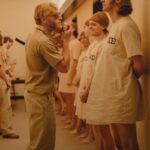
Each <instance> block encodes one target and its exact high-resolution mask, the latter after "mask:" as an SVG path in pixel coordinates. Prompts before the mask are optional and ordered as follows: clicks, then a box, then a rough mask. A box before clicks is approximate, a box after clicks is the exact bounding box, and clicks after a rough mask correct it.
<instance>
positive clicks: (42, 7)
mask: <svg viewBox="0 0 150 150" xmlns="http://www.w3.org/2000/svg"><path fill="white" fill-rule="evenodd" d="M57 12H58V8H57V6H56V5H55V4H54V3H51V2H49V3H41V4H39V5H37V6H36V8H35V11H34V19H35V22H36V24H37V25H40V24H41V19H42V18H43V17H46V16H48V15H54V14H56V13H57Z"/></svg>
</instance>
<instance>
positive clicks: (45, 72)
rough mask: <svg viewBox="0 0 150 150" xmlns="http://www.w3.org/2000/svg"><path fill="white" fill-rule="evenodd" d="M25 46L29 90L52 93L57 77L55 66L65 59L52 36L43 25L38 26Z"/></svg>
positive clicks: (38, 92) (27, 87) (37, 92)
mask: <svg viewBox="0 0 150 150" xmlns="http://www.w3.org/2000/svg"><path fill="white" fill-rule="evenodd" d="M25 47H26V60H27V67H28V71H27V78H26V89H27V91H30V92H33V93H36V94H49V93H51V92H52V91H53V89H54V83H55V79H56V71H55V69H54V67H55V65H56V64H58V63H59V62H60V61H61V60H62V59H63V57H62V56H61V55H60V54H59V53H58V49H57V47H56V46H55V44H54V42H53V39H52V37H51V36H50V35H49V34H48V33H47V32H45V30H44V28H43V27H41V26H38V27H37V28H36V30H35V31H34V32H33V33H32V34H30V35H29V38H28V40H27V42H26V46H25Z"/></svg>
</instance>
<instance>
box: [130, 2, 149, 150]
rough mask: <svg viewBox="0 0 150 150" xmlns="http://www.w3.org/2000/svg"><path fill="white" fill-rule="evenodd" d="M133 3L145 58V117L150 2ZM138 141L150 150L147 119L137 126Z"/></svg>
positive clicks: (142, 148)
mask: <svg viewBox="0 0 150 150" xmlns="http://www.w3.org/2000/svg"><path fill="white" fill-rule="evenodd" d="M132 2H133V6H134V7H133V8H134V11H133V15H132V17H133V19H134V20H135V21H136V22H137V24H138V26H139V28H140V31H141V33H142V40H143V41H142V49H143V52H144V54H145V58H146V65H147V71H146V73H145V75H144V76H143V78H142V79H141V83H142V86H143V90H144V97H145V103H146V108H147V113H148V114H147V115H149V114H150V92H149V89H150V72H149V69H150V40H149V39H150V16H149V15H148V14H150V10H149V7H150V1H138V2H137V0H132ZM137 130H138V139H139V143H140V148H141V150H149V149H150V122H149V120H148V119H145V121H143V122H141V123H138V124H137Z"/></svg>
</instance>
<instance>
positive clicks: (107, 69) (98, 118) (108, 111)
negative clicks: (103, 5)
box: [86, 17, 143, 124]
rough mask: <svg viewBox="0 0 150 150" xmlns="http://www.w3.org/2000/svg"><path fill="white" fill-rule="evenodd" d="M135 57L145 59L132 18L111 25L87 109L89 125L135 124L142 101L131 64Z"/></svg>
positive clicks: (99, 59)
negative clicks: (139, 56)
mask: <svg viewBox="0 0 150 150" xmlns="http://www.w3.org/2000/svg"><path fill="white" fill-rule="evenodd" d="M135 55H142V52H141V37H140V33H139V30H138V27H137V26H136V24H135V23H134V22H133V21H132V19H131V18H130V17H123V18H121V19H120V20H118V21H117V22H116V23H114V24H113V25H112V27H111V29H110V32H109V36H108V38H107V41H106V42H105V44H104V47H103V49H102V51H101V55H100V57H99V58H98V60H97V64H96V69H95V73H94V76H93V80H92V84H91V88H90V92H89V97H88V101H87V106H86V109H87V110H86V120H87V122H88V123H90V124H110V123H135V122H136V120H137V119H138V113H139V112H140V110H141V108H140V106H141V107H142V104H141V103H142V102H143V101H142V99H141V93H140V85H139V82H138V80H137V78H136V77H135V76H134V74H133V71H132V67H131V64H130V60H129V58H130V57H131V56H135Z"/></svg>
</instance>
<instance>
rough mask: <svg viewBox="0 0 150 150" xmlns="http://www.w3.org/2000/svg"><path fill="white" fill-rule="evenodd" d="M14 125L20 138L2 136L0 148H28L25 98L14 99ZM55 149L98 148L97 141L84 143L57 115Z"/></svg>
mask: <svg viewBox="0 0 150 150" xmlns="http://www.w3.org/2000/svg"><path fill="white" fill-rule="evenodd" d="M13 107H14V127H15V129H16V131H17V133H19V135H20V138H19V139H17V140H16V139H15V140H14V139H11V140H10V139H9V140H8V139H3V138H2V137H0V150H26V147H27V145H28V142H29V133H28V116H27V113H26V112H25V105H24V100H16V101H13ZM55 150H96V146H95V143H91V144H83V143H81V141H80V139H79V137H78V136H77V135H71V134H69V132H68V131H67V130H66V129H64V125H63V123H62V121H61V117H60V116H57V134H56V148H55Z"/></svg>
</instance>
